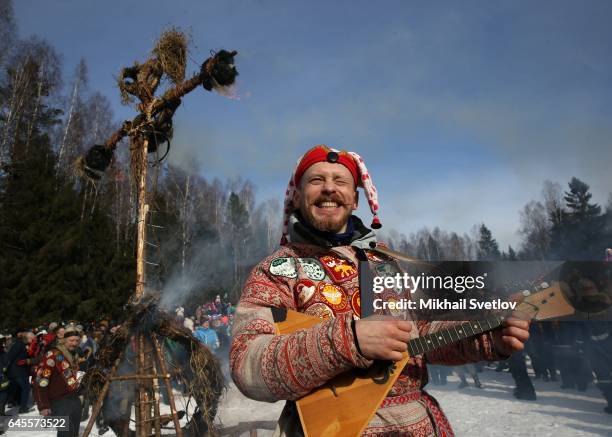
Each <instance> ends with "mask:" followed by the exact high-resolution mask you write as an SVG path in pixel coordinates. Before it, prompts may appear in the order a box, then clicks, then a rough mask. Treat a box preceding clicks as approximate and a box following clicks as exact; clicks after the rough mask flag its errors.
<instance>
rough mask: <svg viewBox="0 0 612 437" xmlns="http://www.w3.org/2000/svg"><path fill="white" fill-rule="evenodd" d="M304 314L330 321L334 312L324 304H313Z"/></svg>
mask: <svg viewBox="0 0 612 437" xmlns="http://www.w3.org/2000/svg"><path fill="white" fill-rule="evenodd" d="M304 312H305V313H306V314H310V315H312V316H316V317H319V318H320V319H331V318H333V317H334V311H333V310H332V309H331V308H330V307H328V306H327V305H325V304H324V303H314V304H312V305H310V306H309V307H308V308H306V311H304Z"/></svg>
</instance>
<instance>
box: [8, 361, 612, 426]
mask: <svg viewBox="0 0 612 437" xmlns="http://www.w3.org/2000/svg"><path fill="white" fill-rule="evenodd" d="M480 379H481V381H482V383H483V385H484V388H482V389H477V388H474V387H472V386H470V387H467V388H464V389H462V390H458V389H457V388H456V387H457V385H458V383H459V380H458V379H457V378H456V377H455V376H451V377H449V380H448V384H447V385H445V386H431V385H430V386H429V387H428V389H429V390H428V391H429V392H430V393H431V394H433V395H434V396H435V397H436V398H437V399H438V401H439V402H440V404H441V405H442V408H443V409H444V411H445V412H446V414H447V415H448V417H449V420H450V422H451V424H452V425H453V427H454V429H455V432H456V434H457V436H479V437H480V436H483V437H487V436H538V437H547V436H551V437H568V436H612V415H609V414H606V413H604V412H603V408H604V407H605V405H606V404H605V402H604V400H603V399H602V397H601V394H600V392H599V390H597V388H595V387H594V386H593V385H591V386H589V388H588V390H587V391H586V392H583V393H581V392H578V391H576V390H561V389H560V388H559V382H542V381H540V380H536V381H534V383H535V387H536V392H537V395H538V400H537V401H518V400H516V399H515V398H514V397H513V396H512V389H513V382H512V378H511V376H510V375H509V374H508V373H506V372H503V373H496V372H493V371H492V370H490V369H486V370H485V371H484V372H483V373H481V374H480ZM468 381H470V382H471V379H470V377H469V376H468ZM179 403H180V401H179ZM179 408H180V407H179ZM282 408H283V402H277V403H274V404H268V403H264V402H256V401H252V400H250V399H247V398H245V397H244V396H242V395H241V394H240V392H238V390H237V389H236V387H235V386H234V385H233V384H232V385H230V388H229V390H228V392H227V393H226V394H225V395H224V398H223V399H222V402H221V406H220V410H219V414H218V418H217V421H218V423H219V425H220V426H223V427H225V428H227V427H232V426H236V425H238V424H239V423H241V422H252V421H266V422H272V421H275V420H276V419H277V418H278V416H279V415H280V412H281V410H282ZM9 413H13V414H15V413H16V411H15V409H13V410H12V411H9ZM36 414H37V413H36V412H35V411H33V412H31V413H29V414H27V416H34V415H36ZM81 425H82V426H81V431H83V430H84V428H85V425H86V422H82V423H81ZM271 434H272V432H271V431H264V430H260V431H258V434H257V435H258V436H260V437H261V436H269V435H271ZM91 435H92V436H98V434H97V431H96V430H95V429H94V432H93V433H92V434H91ZM244 435H248V433H246V434H244ZM7 436H8V437H26V436H36V437H54V436H55V432H51V431H48V432H36V433H34V432H16V431H13V432H10V433H8V434H7ZM104 437H114V434H113V432H112V431H108V432H107V433H105V434H104Z"/></svg>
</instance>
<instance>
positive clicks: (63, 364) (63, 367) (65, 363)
mask: <svg viewBox="0 0 612 437" xmlns="http://www.w3.org/2000/svg"><path fill="white" fill-rule="evenodd" d="M68 367H70V364H68V361H64V362H62V369H67V368H68Z"/></svg>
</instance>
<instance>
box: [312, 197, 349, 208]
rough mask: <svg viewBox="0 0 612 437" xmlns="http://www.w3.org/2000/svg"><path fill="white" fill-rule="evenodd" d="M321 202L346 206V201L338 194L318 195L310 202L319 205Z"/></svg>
mask: <svg viewBox="0 0 612 437" xmlns="http://www.w3.org/2000/svg"><path fill="white" fill-rule="evenodd" d="M323 202H334V203H337V204H338V206H346V205H348V203H347V202H346V201H345V200H344V199H342V198H341V197H340V196H320V197H317V198H316V199H315V200H314V202H312V205H320V204H321V203H323Z"/></svg>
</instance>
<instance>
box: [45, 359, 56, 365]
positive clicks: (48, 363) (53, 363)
mask: <svg viewBox="0 0 612 437" xmlns="http://www.w3.org/2000/svg"><path fill="white" fill-rule="evenodd" d="M47 366H49V367H53V366H55V361H53V360H52V359H51V358H49V359H48V360H47Z"/></svg>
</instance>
